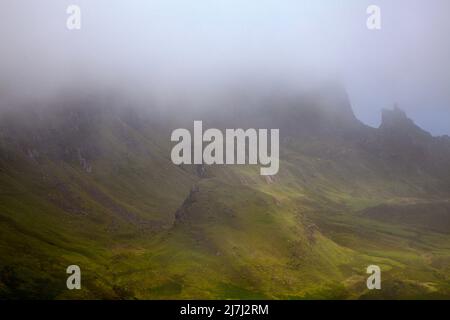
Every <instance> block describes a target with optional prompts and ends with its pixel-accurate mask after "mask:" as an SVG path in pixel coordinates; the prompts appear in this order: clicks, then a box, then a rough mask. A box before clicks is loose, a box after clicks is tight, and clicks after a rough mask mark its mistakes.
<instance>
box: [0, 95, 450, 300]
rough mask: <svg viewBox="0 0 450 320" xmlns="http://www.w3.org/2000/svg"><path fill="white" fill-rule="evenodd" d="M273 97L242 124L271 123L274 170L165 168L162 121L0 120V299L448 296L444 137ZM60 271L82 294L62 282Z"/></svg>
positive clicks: (116, 117)
mask: <svg viewBox="0 0 450 320" xmlns="http://www.w3.org/2000/svg"><path fill="white" fill-rule="evenodd" d="M308 99H309V100H306V101H311V99H313V98H310V97H309V98H308ZM312 101H315V100H314V99H313V100H312ZM285 104H286V106H287V107H286V109H283V110H281V111H280V112H279V114H278V116H276V115H275V116H274V115H273V114H272V115H270V114H269V115H268V116H267V117H264V116H263V117H259V118H255V117H251V116H248V115H246V116H245V117H242V119H241V120H242V121H243V122H242V126H245V124H248V126H251V125H254V126H255V127H257V126H259V125H262V124H265V125H266V127H269V128H270V127H279V128H280V131H281V133H282V141H281V146H280V150H281V154H280V160H281V164H280V172H279V173H278V175H276V176H274V177H263V176H260V175H259V167H258V166H249V165H242V166H206V167H198V166H175V165H173V164H172V163H171V161H170V148H171V145H170V140H169V137H170V132H171V130H172V129H173V128H172V127H173V123H172V122H170V121H167V122H163V121H161V119H160V118H158V119H155V118H154V117H153V116H152V114H151V113H146V112H143V111H137V110H136V111H133V110H129V109H120V108H113V107H98V106H93V105H90V104H89V103H84V104H83V107H79V106H78V107H73V106H71V107H66V108H59V109H56V111H53V112H46V111H45V110H44V111H42V112H38V111H36V112H35V113H30V112H20V111H17V112H16V111H11V112H9V113H4V114H3V115H2V117H1V126H0V257H1V259H0V298H6V299H16V298H31V299H42V298H49V299H74V298H83V299H88V298H89V299H166V298H168V299H194V298H202V299H215V298H223V299H360V298H361V299H364V298H380V299H382V298H395V299H401V298H407V299H408V298H424V299H426V298H450V267H449V265H450V264H449V263H450V229H449V221H450V211H449V209H448V208H449V206H448V201H449V199H450V188H449V186H450V183H449V180H450V178H449V177H450V175H448V173H449V171H448V168H450V156H449V157H447V155H448V154H450V153H449V152H448V150H450V147H448V145H447V142H446V141H444V142H441V141H440V140H437V139H438V138H433V137H431V136H429V137H428V136H427V135H423V134H422V132H421V131H417V130H419V128H417V129H416V128H415V129H411V128H410V127H408V126H407V127H406V129H405V128H404V126H402V125H400V126H399V127H401V128H402V131H401V132H400V133H397V132H396V131H395V130H394V131H392V130H393V129H392V126H394V127H395V126H396V125H397V124H395V123H394V124H392V123H391V122H389V121H386V122H385V128H384V129H383V128H380V129H372V128H368V127H365V126H364V125H362V124H361V123H359V122H358V121H357V120H356V118H354V116H352V114H351V108H350V109H345V112H347V113H348V115H347V116H346V115H345V112H344V113H343V116H342V119H340V120H339V121H337V120H336V116H335V115H333V116H331V117H330V116H329V115H328V112H329V111H328V109H327V107H328V106H327V105H326V104H324V103H322V102H320V100H319V102H317V104H318V105H320V108H316V109H307V108H303V107H301V108H300V107H299V109H298V110H297V109H296V107H294V106H293V105H292V103H290V102H289V103H288V102H286V103H285ZM317 110H319V111H317ZM316 112H319V113H316ZM297 113H298V115H297ZM247 116H248V117H247ZM207 117H209V115H207ZM385 117H389V114H387V115H385ZM250 119H257V120H255V122H252V120H250ZM301 119H308V122H310V120H311V119H315V120H314V121H318V122H317V123H320V126H315V127H316V128H319V129H317V131H316V130H315V129H314V130H313V129H311V130H309V129H308V131H307V133H306V134H305V132H304V131H302V130H301V129H302V128H303V129H304V130H306V129H305V128H308V127H307V123H306V122H305V123H304V124H302V123H301V121H302V120H301ZM395 119H397V118H395ZM231 120H232V119H226V118H223V117H222V118H220V119H214V118H209V121H210V122H209V123H211V124H212V125H215V124H218V126H217V127H220V126H221V125H223V126H226V125H228V123H229V122H227V121H231ZM177 121H181V122H182V123H183V124H185V127H188V128H189V127H191V126H192V122H190V120H188V119H185V120H184V122H183V120H177ZM401 121H402V120H401V119H400V122H401ZM171 123H172V124H171ZM177 124H178V123H177ZM237 125H239V123H237ZM388 125H391V127H389V130H388V129H386V126H388ZM235 126H236V125H235ZM323 128H326V130H324V129H323ZM283 130H284V132H283ZM329 130H331V131H329ZM388 135H395V137H397V138H398V139H397V140H392V139H389V138H388ZM404 137H407V139H406V138H404ZM402 139H403V140H402ZM411 139H413V140H411ZM392 141H394V142H395V141H396V142H395V143H397V145H391V143H392ZM411 141H412V142H411ZM399 145H400V146H401V148H400V147H399ZM410 145H413V146H414V148H412V149H411V148H410V147H409V146H410ZM449 145H450V144H449ZM418 146H419V147H420V148H422V146H426V148H422V149H420V150H426V152H425V151H424V152H425V153H421V152H422V151H420V152H418V151H417V150H418V149H417V148H418ZM436 150H439V153H437V151H436ZM397 153H398V154H397ZM402 157H404V158H402ZM424 159H426V160H424ZM199 172H202V174H199ZM446 174H447V175H446ZM72 264H76V265H79V266H80V267H81V270H82V290H73V291H69V290H67V289H66V277H67V274H66V273H65V271H66V268H67V266H69V265H72ZM371 264H376V265H379V266H380V267H381V268H382V272H383V274H382V277H383V290H381V291H368V290H367V288H366V279H367V275H366V267H367V266H368V265H371Z"/></svg>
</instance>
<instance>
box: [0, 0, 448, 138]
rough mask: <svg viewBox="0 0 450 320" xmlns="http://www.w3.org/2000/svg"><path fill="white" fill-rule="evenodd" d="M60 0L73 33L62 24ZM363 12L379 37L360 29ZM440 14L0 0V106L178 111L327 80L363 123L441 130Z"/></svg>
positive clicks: (400, 3)
mask: <svg viewBox="0 0 450 320" xmlns="http://www.w3.org/2000/svg"><path fill="white" fill-rule="evenodd" d="M71 4H75V5H78V6H79V7H80V8H81V29H80V30H68V29H67V28H66V20H67V18H68V14H67V13H66V8H67V7H68V6H69V5H71ZM372 4H375V5H378V6H379V7H380V8H381V14H382V15H381V17H382V28H381V30H369V29H368V28H367V26H366V20H367V18H368V14H367V13H366V9H367V7H368V6H369V5H372ZM448 12H450V3H449V2H448V1H447V0H432V1H424V0H422V1H420V0H397V1H388V0H371V1H362V0H346V1H339V0H323V1H320V2H319V1H298V0H297V1H293V0H292V1H291V0H289V1H288V0H281V1H280V0H279V1H275V0H249V1H245V2H244V1H237V0H220V1H219V0H215V1H211V0H209V1H207V0H198V1H189V2H188V1H182V0H164V1H163V0H155V1H144V0H129V1H120V0H72V1H61V0H38V1H33V2H30V1H25V0H3V1H2V2H1V3H0V41H1V54H0V108H3V107H5V106H7V105H11V104H15V103H20V104H31V105H32V104H33V102H34V101H38V100H39V101H45V99H48V98H49V97H53V96H55V95H58V94H59V92H61V91H65V92H67V91H69V92H72V93H74V94H77V92H83V90H91V91H92V90H99V91H113V92H117V91H123V92H124V94H129V95H132V96H133V97H134V99H136V100H139V101H141V103H144V104H145V101H146V99H147V98H150V97H151V98H152V99H156V100H157V101H163V102H164V101H169V102H170V103H172V104H173V103H180V104H182V103H183V97H186V96H189V95H193V96H195V95H198V96H207V95H210V94H214V93H215V92H221V91H224V90H225V91H226V89H227V88H229V87H230V86H258V85H261V86H263V87H266V86H267V85H269V86H270V85H271V84H272V83H273V86H286V87H288V88H292V90H296V89H299V90H300V89H301V88H307V87H308V86H314V85H315V84H317V83H320V82H322V81H336V82H341V83H342V84H343V85H344V87H345V88H346V90H347V91H348V94H349V97H350V100H351V103H352V106H353V109H354V111H355V114H356V116H357V117H358V118H359V119H360V120H361V121H363V122H365V123H366V124H368V125H371V126H375V127H376V126H378V125H379V122H380V117H381V114H380V110H381V109H382V108H390V107H392V105H393V104H394V103H398V105H399V106H400V108H402V109H403V110H405V111H406V112H407V114H408V115H409V116H410V117H411V118H412V119H413V120H414V121H415V122H416V123H417V124H418V125H420V126H421V127H423V128H424V129H426V130H428V131H430V132H431V133H433V134H435V135H440V134H450V121H449V119H450V90H448V88H450V62H449V59H448V57H450V40H449V37H448V33H449V31H450V20H449V19H448V17H447V15H448ZM170 103H169V104H170Z"/></svg>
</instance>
